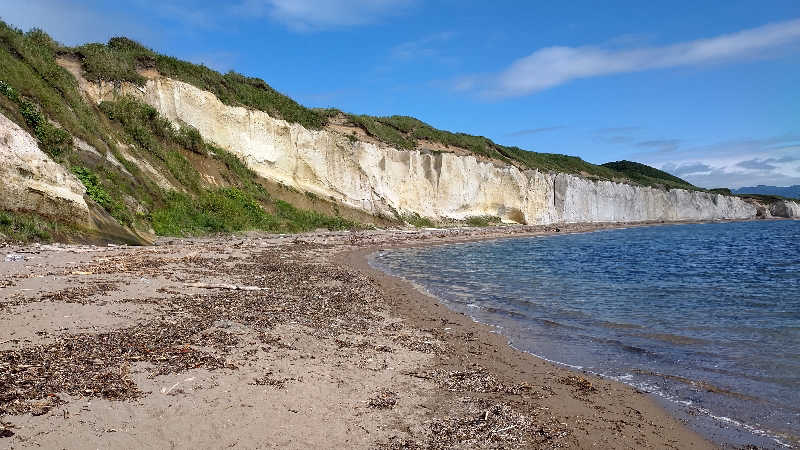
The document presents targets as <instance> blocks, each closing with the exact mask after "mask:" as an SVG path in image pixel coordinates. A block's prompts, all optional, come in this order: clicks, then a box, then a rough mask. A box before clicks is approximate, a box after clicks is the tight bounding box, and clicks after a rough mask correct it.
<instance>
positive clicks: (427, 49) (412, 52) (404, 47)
mask: <svg viewBox="0 0 800 450" xmlns="http://www.w3.org/2000/svg"><path fill="white" fill-rule="evenodd" d="M456 35H457V33H455V32H453V31H442V32H439V33H434V34H431V35H428V36H425V37H422V38H420V39H416V40H413V41H407V42H403V43H401V44H398V45H396V46H394V47H393V48H392V49H391V50H390V51H389V53H390V55H391V57H392V58H393V59H396V60H401V61H410V60H413V59H418V58H433V57H437V58H440V57H441V56H442V55H441V52H440V50H439V48H438V46H439V45H441V44H443V43H445V42H447V41H450V40H452V39H453V38H454V37H456Z"/></svg>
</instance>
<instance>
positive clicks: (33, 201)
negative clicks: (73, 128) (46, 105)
mask: <svg viewBox="0 0 800 450" xmlns="http://www.w3.org/2000/svg"><path fill="white" fill-rule="evenodd" d="M0 192H2V195H0V209H7V210H11V211H35V212H38V213H40V214H44V215H47V216H51V217H56V218H59V219H63V220H65V221H67V222H71V223H76V224H80V225H84V226H87V227H90V226H93V221H92V220H91V216H90V212H89V207H88V205H87V204H86V201H85V200H84V198H83V194H84V193H85V192H86V189H85V188H84V187H83V184H81V182H80V181H79V180H78V179H77V178H76V177H75V176H74V175H73V174H72V173H70V172H69V171H67V170H66V169H65V168H64V167H63V166H61V165H60V164H58V163H56V162H55V161H53V160H52V159H50V157H49V156H47V155H46V154H45V153H44V152H42V151H41V150H40V149H39V147H38V146H37V144H36V140H35V139H34V138H33V136H31V135H30V134H28V132H27V131H25V130H23V129H22V128H20V127H19V126H18V125H17V124H15V123H14V122H12V121H11V120H9V119H8V118H7V117H6V116H4V115H2V114H0Z"/></svg>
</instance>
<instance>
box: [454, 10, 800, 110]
mask: <svg viewBox="0 0 800 450" xmlns="http://www.w3.org/2000/svg"><path fill="white" fill-rule="evenodd" d="M796 42H800V19H795V20H790V21H785V22H779V23H773V24H769V25H764V26H761V27H757V28H751V29H747V30H743V31H739V32H736V33H731V34H725V35H720V36H716V37H712V38H708V39H699V40H695V41H689V42H681V43H677V44H673V45H667V46H661V47H638V48H627V49H618V48H615V49H608V48H602V47H596V46H586V47H564V46H557V47H546V48H542V49H539V50H536V51H535V52H533V53H531V54H530V55H528V56H525V57H523V58H520V59H518V60H516V61H514V62H513V63H512V64H511V65H510V66H509V67H508V68H507V69H505V70H503V71H502V72H500V73H499V74H496V75H492V76H477V77H467V78H465V79H464V80H467V79H468V80H470V83H469V84H465V83H464V82H463V80H459V81H460V82H461V87H462V89H466V90H472V89H476V90H477V91H478V92H479V93H480V94H482V95H484V96H488V97H493V98H503V97H517V96H523V95H528V94H531V93H533V92H537V91H541V90H545V89H550V88H553V87H555V86H558V85H561V84H564V83H568V82H570V81H572V80H576V79H580V78H591V77H598V76H604V75H612V74H619V73H629V72H639V71H644V70H651V69H661V68H668V67H680V66H691V65H699V64H710V63H723V62H729V61H735V60H741V59H744V58H753V57H765V52H767V51H770V50H774V49H777V48H782V47H784V46H786V45H788V44H792V43H796Z"/></svg>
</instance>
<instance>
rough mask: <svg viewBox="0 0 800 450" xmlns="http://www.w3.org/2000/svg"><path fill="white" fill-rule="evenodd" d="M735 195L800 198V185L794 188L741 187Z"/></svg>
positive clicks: (735, 191)
mask: <svg viewBox="0 0 800 450" xmlns="http://www.w3.org/2000/svg"><path fill="white" fill-rule="evenodd" d="M733 193H734V194H761V195H778V196H781V197H789V198H800V184H796V185H794V186H765V185H763V184H759V185H758V186H751V187H741V188H739V189H734V190H733Z"/></svg>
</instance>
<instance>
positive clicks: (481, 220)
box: [466, 216, 501, 227]
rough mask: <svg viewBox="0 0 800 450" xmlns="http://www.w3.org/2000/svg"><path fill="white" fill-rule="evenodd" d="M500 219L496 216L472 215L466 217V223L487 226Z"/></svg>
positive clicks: (474, 225) (498, 221)
mask: <svg viewBox="0 0 800 450" xmlns="http://www.w3.org/2000/svg"><path fill="white" fill-rule="evenodd" d="M500 221H501V219H500V218H499V217H497V216H472V217H468V218H467V220H466V222H467V225H469V226H473V227H488V226H489V225H492V224H496V223H500Z"/></svg>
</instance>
